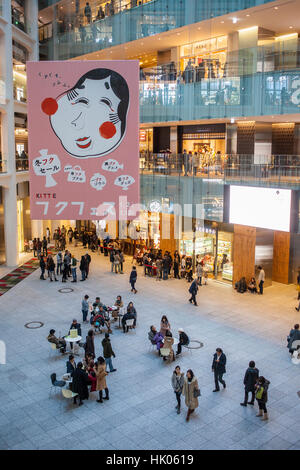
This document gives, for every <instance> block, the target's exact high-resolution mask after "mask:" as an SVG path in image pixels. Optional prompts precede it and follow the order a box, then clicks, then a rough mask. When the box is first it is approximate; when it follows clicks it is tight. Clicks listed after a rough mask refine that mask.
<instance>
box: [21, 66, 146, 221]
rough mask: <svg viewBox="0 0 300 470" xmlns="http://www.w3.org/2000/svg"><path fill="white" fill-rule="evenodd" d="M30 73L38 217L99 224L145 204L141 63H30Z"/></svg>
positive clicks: (32, 162)
mask: <svg viewBox="0 0 300 470" xmlns="http://www.w3.org/2000/svg"><path fill="white" fill-rule="evenodd" d="M27 72H28V103H29V108H28V124H29V126H28V127H29V163H30V197H31V204H30V210H31V218H32V219H64V220H66V219H69V220H76V219H84V220H86V219H91V220H93V219H96V220H97V219H101V218H103V217H105V216H106V215H107V214H113V213H116V214H118V213H119V211H118V208H119V207H120V205H121V203H120V200H122V205H123V206H124V207H125V208H126V207H127V208H128V212H129V213H130V208H131V206H134V205H136V204H138V203H139V140H138V137H139V134H138V132H139V101H138V100H139V96H138V93H139V63H138V61H90V60H84V61H77V60H75V61H66V62H63V61H61V62H29V63H27ZM125 199H126V201H125V202H124V200H125ZM122 218H123V217H122ZM124 218H125V219H130V216H127V217H126V216H125V217H124Z"/></svg>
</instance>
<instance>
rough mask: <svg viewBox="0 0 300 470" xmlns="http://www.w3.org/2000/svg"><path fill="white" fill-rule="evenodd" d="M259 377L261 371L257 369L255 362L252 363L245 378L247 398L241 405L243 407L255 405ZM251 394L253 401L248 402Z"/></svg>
mask: <svg viewBox="0 0 300 470" xmlns="http://www.w3.org/2000/svg"><path fill="white" fill-rule="evenodd" d="M258 377H259V370H258V369H257V368H256V367H255V362H254V361H250V362H249V367H248V369H247V370H246V373H245V377H244V385H245V398H244V402H243V403H241V406H247V403H248V405H254V400H255V384H256V382H257V379H258ZM249 392H251V393H252V400H251V401H248V394H249Z"/></svg>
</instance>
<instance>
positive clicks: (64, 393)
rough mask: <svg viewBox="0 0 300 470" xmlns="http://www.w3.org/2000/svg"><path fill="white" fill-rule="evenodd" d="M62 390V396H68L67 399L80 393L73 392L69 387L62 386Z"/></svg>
mask: <svg viewBox="0 0 300 470" xmlns="http://www.w3.org/2000/svg"><path fill="white" fill-rule="evenodd" d="M61 392H62V396H63V397H64V398H66V399H67V400H70V399H72V398H74V397H77V395H78V393H73V392H72V390H69V389H68V388H62V389H61Z"/></svg>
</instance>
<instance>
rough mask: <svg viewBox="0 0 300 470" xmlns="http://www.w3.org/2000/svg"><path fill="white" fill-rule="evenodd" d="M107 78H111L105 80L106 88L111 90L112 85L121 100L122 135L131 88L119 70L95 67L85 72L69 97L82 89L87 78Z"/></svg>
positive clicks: (119, 108) (119, 109) (119, 107)
mask: <svg viewBox="0 0 300 470" xmlns="http://www.w3.org/2000/svg"><path fill="white" fill-rule="evenodd" d="M105 78H110V83H109V81H107V82H105V88H106V89H107V90H109V88H110V87H111V89H112V91H113V92H114V94H115V95H116V96H117V97H118V98H119V99H120V100H121V101H120V103H119V106H118V111H117V113H118V116H119V119H120V121H121V135H122V136H123V134H124V132H125V129H126V115H127V110H128V105H129V88H128V85H127V82H126V80H125V79H124V78H123V77H122V75H120V74H119V73H118V72H115V71H114V70H110V69H93V70H90V71H89V72H87V73H85V74H84V75H82V77H80V79H79V80H78V82H77V83H76V84H75V85H74V87H73V88H72V89H71V90H70V91H69V92H68V97H69V95H70V97H71V98H72V96H73V95H74V93H75V94H76V93H77V92H76V89H78V90H82V89H83V88H84V87H85V86H84V82H85V80H88V79H89V80H104V79H105Z"/></svg>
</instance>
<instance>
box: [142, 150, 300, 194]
mask: <svg viewBox="0 0 300 470" xmlns="http://www.w3.org/2000/svg"><path fill="white" fill-rule="evenodd" d="M254 161H255V162H257V163H254ZM140 172H141V174H142V175H167V176H175V177H177V178H194V179H198V178H202V179H205V180H218V179H219V180H220V182H222V181H223V182H224V183H232V184H239V183H240V184H249V185H255V186H256V185H258V186H274V187H285V186H286V187H291V186H293V187H298V188H299V184H300V155H271V156H269V157H266V156H265V155H261V156H259V155H255V156H253V155H230V154H225V155H222V154H199V153H198V154H197V155H196V156H195V155H190V154H181V155H178V154H170V153H159V154H152V153H141V154H140Z"/></svg>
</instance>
